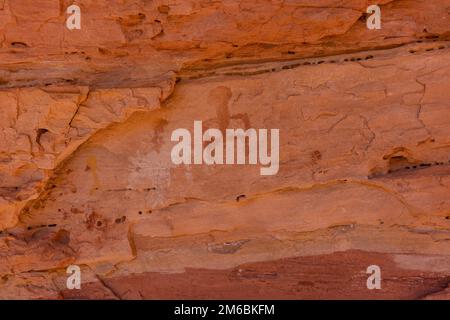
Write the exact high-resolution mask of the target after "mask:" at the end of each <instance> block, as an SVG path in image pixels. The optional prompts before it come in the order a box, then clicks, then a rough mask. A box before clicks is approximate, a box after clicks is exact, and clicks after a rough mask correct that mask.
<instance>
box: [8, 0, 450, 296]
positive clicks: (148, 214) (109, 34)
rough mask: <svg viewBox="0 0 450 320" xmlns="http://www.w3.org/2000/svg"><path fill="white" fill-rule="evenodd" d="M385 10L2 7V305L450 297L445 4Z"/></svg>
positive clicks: (449, 70)
mask: <svg viewBox="0 0 450 320" xmlns="http://www.w3.org/2000/svg"><path fill="white" fill-rule="evenodd" d="M378 3H379V5H380V7H381V21H382V27H381V29H379V30H369V29H368V28H367V27H366V19H367V16H368V14H366V9H367V6H368V3H367V1H358V0H354V1H350V0H349V1H337V0H336V1H335V0H327V1H306V0H305V1H265V0H262V1H214V2H211V1H197V0H196V1H189V0H186V1H184V0H183V1H181V0H180V1H176V0H174V1H151V2H149V1H143V0H142V1H138V0H136V1H127V3H126V4H125V3H122V2H120V1H75V4H77V5H79V7H80V10H81V29H80V30H69V29H68V28H67V27H66V19H67V18H68V16H69V14H67V13H66V9H67V7H69V6H70V5H71V4H73V2H71V1H70V2H69V1H48V0H45V1H44V0H42V1H36V0H34V1H28V0H27V1H13V0H3V1H2V0H0V35H1V37H0V109H1V117H0V231H1V233H0V276H1V280H0V298H9V299H17V298H24V299H38V298H52V299H61V298H66V299H70V298H97V299H111V298H120V299H136V298H137V299H139V298H142V299H155V298H165V299H177V298H182V299H204V298H214V299H218V298H227V299H250V298H251V299H282V298H283V299H315V298H321V299H336V298H338V299H339V298H344V299H355V298H362V299H378V298H388V299H422V298H426V299H448V298H449V283H450V245H449V244H450V200H449V191H450V102H449V101H450V91H449V89H448V88H449V87H450V59H449V57H450V41H449V40H450V38H449V37H450V1H437V0H433V1H430V0H428V1H379V2H378ZM194 121H202V124H203V130H207V129H218V130H219V132H222V133H225V132H226V130H227V129H239V128H242V129H245V130H247V129H255V130H261V129H267V130H270V129H279V135H280V137H279V170H278V171H277V172H276V174H274V175H267V176H263V175H261V174H260V168H261V165H260V163H258V164H256V165H255V164H249V163H248V162H246V164H228V165H227V164H214V165H207V164H205V163H203V164H190V165H184V164H181V165H178V164H175V163H174V162H173V161H172V158H171V153H172V149H173V147H174V145H175V144H176V142H174V141H172V139H171V136H172V133H173V132H174V131H175V130H177V129H182V128H186V129H188V130H189V131H191V132H192V131H193V126H194ZM205 146H206V144H204V145H202V147H205ZM249 148H250V147H249ZM249 150H250V149H249ZM248 152H250V151H248ZM69 265H78V266H80V268H81V277H82V284H81V289H80V290H77V289H75V290H69V289H68V288H67V286H66V279H67V277H68V274H66V268H67V267H68V266H69ZM371 265H376V266H379V267H380V270H381V289H373V290H369V289H368V288H367V278H368V277H369V276H370V274H367V273H366V270H367V268H368V267H369V266H371Z"/></svg>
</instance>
